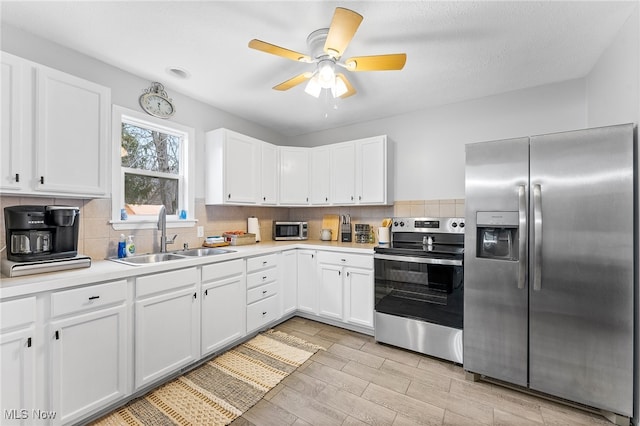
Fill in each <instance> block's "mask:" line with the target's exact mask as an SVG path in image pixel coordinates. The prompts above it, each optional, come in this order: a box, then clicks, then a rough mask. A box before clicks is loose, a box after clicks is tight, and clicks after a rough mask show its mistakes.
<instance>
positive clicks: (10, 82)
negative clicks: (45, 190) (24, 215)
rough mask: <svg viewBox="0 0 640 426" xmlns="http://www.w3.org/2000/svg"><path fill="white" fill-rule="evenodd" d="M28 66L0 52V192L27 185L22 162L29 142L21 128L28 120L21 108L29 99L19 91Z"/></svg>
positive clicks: (28, 153) (25, 172)
mask: <svg viewBox="0 0 640 426" xmlns="http://www.w3.org/2000/svg"><path fill="white" fill-rule="evenodd" d="M27 68H28V66H27V64H26V63H25V61H23V60H22V59H20V58H18V57H16V56H13V55H9V54H7V53H4V52H2V70H1V71H0V77H2V88H1V89H0V90H1V92H0V93H2V99H0V102H2V110H1V111H2V115H1V120H2V129H1V130H2V139H1V140H0V144H1V145H0V147H1V150H0V171H1V174H2V175H1V176H0V189H4V190H19V189H21V188H23V186H25V185H24V184H25V183H28V179H29V176H28V172H27V170H25V169H24V164H23V160H25V159H27V158H29V155H30V153H31V151H30V150H29V149H28V148H29V139H28V136H27V135H24V133H25V132H23V125H24V124H25V123H24V120H26V119H27V117H26V114H23V107H24V106H26V105H25V104H26V103H28V99H27V98H28V97H27V96H24V95H23V91H22V88H23V87H24V86H23V83H24V81H23V80H25V79H27V77H28V76H29V74H28V69H27Z"/></svg>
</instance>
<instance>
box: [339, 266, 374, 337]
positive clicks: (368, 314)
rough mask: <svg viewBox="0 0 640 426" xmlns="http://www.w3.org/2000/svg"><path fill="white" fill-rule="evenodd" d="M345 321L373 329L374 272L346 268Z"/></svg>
mask: <svg viewBox="0 0 640 426" xmlns="http://www.w3.org/2000/svg"><path fill="white" fill-rule="evenodd" d="M344 274H345V277H344V278H345V308H346V312H345V320H346V321H347V322H351V323H354V324H358V325H363V326H366V327H373V271H372V270H370V269H358V268H345V270H344Z"/></svg>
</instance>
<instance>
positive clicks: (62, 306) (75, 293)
mask: <svg viewBox="0 0 640 426" xmlns="http://www.w3.org/2000/svg"><path fill="white" fill-rule="evenodd" d="M126 299H127V280H120V281H113V282H109V283H105V284H97V285H91V286H87V287H82V288H76V289H73V290H66V291H59V292H57V293H53V294H52V295H51V316H52V317H57V316H60V315H66V314H70V313H73V312H78V311H84V310H87V309H97V308H101V307H103V306H107V305H112V304H115V303H121V302H123V301H125V300H126Z"/></svg>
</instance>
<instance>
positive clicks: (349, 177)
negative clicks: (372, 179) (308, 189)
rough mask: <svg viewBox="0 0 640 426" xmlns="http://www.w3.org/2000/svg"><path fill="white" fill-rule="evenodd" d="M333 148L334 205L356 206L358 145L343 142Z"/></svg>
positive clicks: (332, 179) (332, 181)
mask: <svg viewBox="0 0 640 426" xmlns="http://www.w3.org/2000/svg"><path fill="white" fill-rule="evenodd" d="M330 146H331V186H332V194H333V196H332V201H331V202H332V203H333V204H355V202H356V201H355V200H356V144H355V143H354V142H343V143H338V144H334V145H330Z"/></svg>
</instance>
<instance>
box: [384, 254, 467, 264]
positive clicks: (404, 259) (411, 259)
mask: <svg viewBox="0 0 640 426" xmlns="http://www.w3.org/2000/svg"><path fill="white" fill-rule="evenodd" d="M373 258H374V259H380V260H394V261H397V262H409V263H426V264H428V265H451V266H462V260H459V259H437V258H433V257H416V256H394V255H391V254H378V253H374V255H373Z"/></svg>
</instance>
